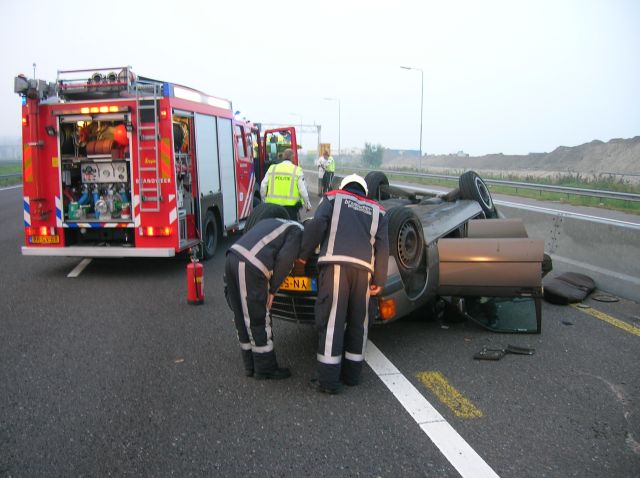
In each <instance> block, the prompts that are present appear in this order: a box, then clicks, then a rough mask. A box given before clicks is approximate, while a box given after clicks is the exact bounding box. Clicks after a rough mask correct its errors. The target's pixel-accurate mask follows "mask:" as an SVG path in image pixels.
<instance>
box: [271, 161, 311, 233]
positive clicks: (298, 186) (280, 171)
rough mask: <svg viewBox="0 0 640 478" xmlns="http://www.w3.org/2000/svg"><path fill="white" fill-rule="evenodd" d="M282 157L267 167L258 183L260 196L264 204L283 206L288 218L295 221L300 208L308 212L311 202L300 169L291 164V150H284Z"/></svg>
mask: <svg viewBox="0 0 640 478" xmlns="http://www.w3.org/2000/svg"><path fill="white" fill-rule="evenodd" d="M282 157H283V160H282V161H281V162H279V163H277V164H272V165H271V166H270V167H269V170H268V171H267V174H265V176H264V179H263V180H262V183H260V195H261V196H262V200H263V201H264V202H267V203H271V204H279V205H280V206H283V207H284V208H285V209H286V210H287V213H289V217H290V218H291V219H293V220H294V221H297V220H298V209H299V208H300V206H301V205H302V206H304V207H305V208H306V209H307V211H310V210H311V201H310V200H309V193H308V191H307V186H306V183H305V180H304V173H303V172H302V168H301V167H300V166H296V165H295V164H293V163H292V162H291V159H292V158H293V150H291V149H285V150H284V153H283V155H282Z"/></svg>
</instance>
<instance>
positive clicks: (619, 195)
mask: <svg viewBox="0 0 640 478" xmlns="http://www.w3.org/2000/svg"><path fill="white" fill-rule="evenodd" d="M352 169H354V170H355V171H363V172H364V171H366V172H369V171H370V169H363V168H352ZM383 172H385V173H389V174H398V175H402V176H409V177H417V178H434V179H448V180H453V181H457V180H458V176H450V175H447V174H428V173H412V172H407V171H393V170H383ZM483 180H484V182H485V183H487V184H495V185H500V186H508V187H512V188H515V189H516V190H517V189H518V188H521V189H532V190H534V191H547V192H555V193H560V194H573V195H576V196H588V197H596V198H607V199H619V200H622V201H633V202H638V201H640V194H635V193H623V192H616V191H604V190H601V189H586V188H574V187H569V186H554V185H551V184H535V183H523V182H518V181H505V180H502V179H484V178H483Z"/></svg>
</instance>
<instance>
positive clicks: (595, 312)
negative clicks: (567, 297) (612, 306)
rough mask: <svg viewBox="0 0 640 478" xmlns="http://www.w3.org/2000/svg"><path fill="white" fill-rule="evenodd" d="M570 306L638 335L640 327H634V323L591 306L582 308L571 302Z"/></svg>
mask: <svg viewBox="0 0 640 478" xmlns="http://www.w3.org/2000/svg"><path fill="white" fill-rule="evenodd" d="M571 307H573V308H574V309H576V310H579V311H580V312H584V313H585V314H589V315H590V316H592V317H595V318H596V319H600V320H602V321H604V322H607V323H608V324H611V325H613V326H614V327H618V328H620V329H622V330H624V331H625V332H629V333H630V334H633V335H637V336H638V337H640V328H639V327H636V326H635V325H631V324H629V323H627V322H625V321H623V320H620V319H616V318H615V317H611V316H610V315H607V314H605V313H604V312H600V311H599V310H596V309H593V308H589V309H582V308H580V307H578V306H577V304H571Z"/></svg>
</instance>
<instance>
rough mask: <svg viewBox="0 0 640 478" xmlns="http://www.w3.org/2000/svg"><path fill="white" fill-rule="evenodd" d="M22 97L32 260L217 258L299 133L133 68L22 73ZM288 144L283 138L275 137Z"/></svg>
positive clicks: (27, 226) (28, 238) (27, 246)
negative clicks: (265, 126) (264, 126)
mask: <svg viewBox="0 0 640 478" xmlns="http://www.w3.org/2000/svg"><path fill="white" fill-rule="evenodd" d="M14 89H15V92H16V93H18V94H19V95H20V96H21V97H22V102H23V106H22V137H23V148H24V152H23V175H24V178H23V185H24V189H23V191H24V227H25V245H24V246H23V247H22V253H23V254H24V255H40V256H52V255H55V256H82V257H126V256H142V257H144V256H146V257H153V256H155V257H168V256H173V255H175V254H176V253H178V252H180V251H183V250H186V249H189V248H191V247H193V246H196V245H201V246H202V255H203V256H204V257H205V258H209V257H211V256H212V255H213V254H214V253H215V250H216V246H217V243H218V239H219V237H220V235H222V234H226V233H228V232H231V231H236V230H241V229H242V228H243V226H244V223H245V221H246V219H247V218H248V216H249V214H250V213H251V210H252V208H253V206H254V205H255V204H256V203H257V202H258V201H259V200H260V195H259V185H260V180H261V178H262V177H263V176H264V173H265V165H266V161H267V160H269V159H270V155H271V156H272V155H277V154H279V153H281V152H282V150H283V148H285V147H290V148H292V149H293V151H294V152H295V162H296V163H297V143H296V135H295V130H294V128H280V129H277V130H268V131H265V132H260V127H259V125H254V124H252V123H250V122H247V121H244V120H238V119H236V118H234V114H233V109H232V104H231V102H230V101H228V100H225V99H221V98H217V97H214V96H210V95H207V94H204V93H202V92H200V91H197V90H194V89H192V88H188V87H185V86H181V85H177V84H173V83H168V82H163V81H157V80H153V79H150V78H144V77H139V76H136V75H135V74H134V73H133V71H132V70H131V68H130V67H118V68H99V69H91V70H68V71H59V72H58V77H57V80H56V82H55V83H47V82H45V81H43V80H36V79H27V78H26V77H24V76H22V75H20V76H17V77H16V78H15V88H14ZM276 139H277V140H279V141H276Z"/></svg>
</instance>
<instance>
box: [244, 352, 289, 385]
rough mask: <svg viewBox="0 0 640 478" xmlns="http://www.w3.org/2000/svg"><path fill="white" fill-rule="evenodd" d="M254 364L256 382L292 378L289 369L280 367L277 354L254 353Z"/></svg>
mask: <svg viewBox="0 0 640 478" xmlns="http://www.w3.org/2000/svg"><path fill="white" fill-rule="evenodd" d="M253 362H254V364H255V373H254V375H253V377H254V378H255V379H256V380H281V379H283V378H289V377H291V371H290V370H289V369H288V368H284V367H283V368H281V367H278V362H277V360H276V353H275V352H273V351H271V352H266V353H254V354H253Z"/></svg>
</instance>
